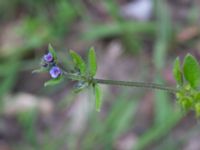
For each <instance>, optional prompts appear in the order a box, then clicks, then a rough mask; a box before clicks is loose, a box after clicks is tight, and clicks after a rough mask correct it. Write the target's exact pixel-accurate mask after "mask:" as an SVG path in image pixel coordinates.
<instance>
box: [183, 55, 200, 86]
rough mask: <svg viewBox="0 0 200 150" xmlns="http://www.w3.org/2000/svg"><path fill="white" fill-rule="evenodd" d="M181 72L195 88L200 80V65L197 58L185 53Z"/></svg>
mask: <svg viewBox="0 0 200 150" xmlns="http://www.w3.org/2000/svg"><path fill="white" fill-rule="evenodd" d="M183 73H184V77H185V79H186V80H187V81H188V82H189V84H190V85H191V86H192V87H193V88H195V87H197V86H198V85H199V83H200V82H199V81H200V67H199V63H198V62H197V60H196V59H195V58H194V57H193V56H192V55H191V54H187V55H186V57H185V59H184V63H183Z"/></svg>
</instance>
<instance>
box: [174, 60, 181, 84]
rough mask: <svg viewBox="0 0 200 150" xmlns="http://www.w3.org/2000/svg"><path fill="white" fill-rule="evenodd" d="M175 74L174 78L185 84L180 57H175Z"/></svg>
mask: <svg viewBox="0 0 200 150" xmlns="http://www.w3.org/2000/svg"><path fill="white" fill-rule="evenodd" d="M173 75H174V79H175V80H176V82H177V83H178V84H179V85H183V76H182V72H181V66H180V60H179V57H177V58H176V59H175V62H174V66H173Z"/></svg>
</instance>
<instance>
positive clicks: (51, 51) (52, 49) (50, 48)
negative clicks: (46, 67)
mask: <svg viewBox="0 0 200 150" xmlns="http://www.w3.org/2000/svg"><path fill="white" fill-rule="evenodd" d="M48 50H49V52H50V53H51V54H52V55H53V58H54V60H55V62H57V54H56V51H55V50H54V48H53V47H52V46H51V44H49V47H48Z"/></svg>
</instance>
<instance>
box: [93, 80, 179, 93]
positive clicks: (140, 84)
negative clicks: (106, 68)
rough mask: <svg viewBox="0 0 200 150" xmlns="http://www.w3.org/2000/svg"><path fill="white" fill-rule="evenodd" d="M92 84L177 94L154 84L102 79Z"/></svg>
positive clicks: (171, 89) (169, 88)
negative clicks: (149, 89) (148, 89)
mask: <svg viewBox="0 0 200 150" xmlns="http://www.w3.org/2000/svg"><path fill="white" fill-rule="evenodd" d="M93 82H95V83H99V84H108V85H109V84H110V85H119V86H132V87H141V88H151V89H157V90H164V91H167V92H170V93H176V92H178V89H177V88H172V87H166V86H165V85H161V84H156V83H146V82H132V81H117V80H104V79H93Z"/></svg>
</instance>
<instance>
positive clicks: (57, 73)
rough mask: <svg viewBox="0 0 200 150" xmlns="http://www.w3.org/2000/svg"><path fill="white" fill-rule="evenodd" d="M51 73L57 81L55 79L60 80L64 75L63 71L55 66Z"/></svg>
mask: <svg viewBox="0 0 200 150" xmlns="http://www.w3.org/2000/svg"><path fill="white" fill-rule="evenodd" d="M49 73H50V75H51V77H52V78H54V79H55V78H58V77H59V76H60V75H61V74H62V71H61V69H60V68H59V67H57V66H54V67H52V68H51V70H50V71H49Z"/></svg>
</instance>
